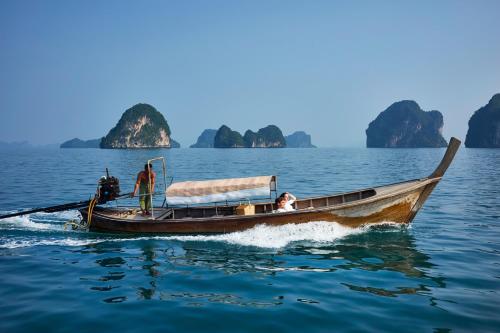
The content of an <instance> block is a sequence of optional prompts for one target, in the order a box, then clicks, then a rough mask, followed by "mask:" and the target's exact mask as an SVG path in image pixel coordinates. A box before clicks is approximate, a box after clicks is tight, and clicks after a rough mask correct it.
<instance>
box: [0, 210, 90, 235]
mask: <svg viewBox="0 0 500 333" xmlns="http://www.w3.org/2000/svg"><path fill="white" fill-rule="evenodd" d="M2 213H8V212H2ZM79 214H80V213H79V212H78V211H66V212H59V213H36V214H31V215H23V216H16V217H10V218H6V219H3V220H0V231H1V230H27V231H44V230H45V231H63V230H64V224H65V223H66V222H68V221H76V220H79V219H80V216H79Z"/></svg>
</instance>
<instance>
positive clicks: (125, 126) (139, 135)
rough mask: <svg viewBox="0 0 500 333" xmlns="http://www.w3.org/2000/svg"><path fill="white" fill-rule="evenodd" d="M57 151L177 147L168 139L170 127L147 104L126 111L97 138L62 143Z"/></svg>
mask: <svg viewBox="0 0 500 333" xmlns="http://www.w3.org/2000/svg"><path fill="white" fill-rule="evenodd" d="M59 147H60V148H105V149H116V148H118V149H128V148H180V147H181V145H180V144H179V143H178V142H177V141H175V140H174V139H172V138H171V137H170V128H169V126H168V123H167V121H166V119H165V117H163V115H162V114H161V113H160V112H158V110H156V109H155V108H154V107H153V106H151V105H149V104H136V105H134V106H133V107H131V108H130V109H127V110H126V111H125V112H124V113H123V115H122V116H121V118H120V120H119V121H118V124H116V126H115V127H113V128H112V129H111V130H110V131H109V133H108V134H107V135H106V136H105V137H103V138H101V139H93V140H86V141H85V140H80V139H79V138H74V139H71V140H68V141H65V142H63V143H62V144H61V145H60V146H59Z"/></svg>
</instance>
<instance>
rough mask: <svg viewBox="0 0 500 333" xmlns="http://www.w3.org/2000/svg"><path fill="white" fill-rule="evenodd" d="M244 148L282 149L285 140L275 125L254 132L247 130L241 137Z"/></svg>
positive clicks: (284, 145)
mask: <svg viewBox="0 0 500 333" xmlns="http://www.w3.org/2000/svg"><path fill="white" fill-rule="evenodd" d="M243 142H244V143H245V147H246V148H284V147H286V140H285V137H284V136H283V133H282V132H281V130H280V129H279V128H278V126H275V125H269V126H266V127H264V128H261V129H259V130H258V131H257V133H256V132H252V131H251V130H247V131H246V132H245V135H244V136H243Z"/></svg>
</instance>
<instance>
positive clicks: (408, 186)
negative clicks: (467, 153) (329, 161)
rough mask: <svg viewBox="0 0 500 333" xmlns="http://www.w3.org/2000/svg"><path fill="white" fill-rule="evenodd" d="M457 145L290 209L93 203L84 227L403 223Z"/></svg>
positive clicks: (154, 229) (153, 229)
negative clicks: (427, 171)
mask: <svg viewBox="0 0 500 333" xmlns="http://www.w3.org/2000/svg"><path fill="white" fill-rule="evenodd" d="M459 145H460V141H459V140H457V139H455V138H452V139H451V140H450V145H449V146H448V149H447V151H446V154H445V156H444V158H443V160H442V161H441V163H440V165H439V166H438V168H437V169H436V171H434V173H433V174H432V175H431V176H430V177H427V178H423V179H417V180H411V181H407V182H403V183H397V184H391V185H387V186H380V187H375V188H369V189H364V190H360V191H355V192H350V193H344V194H337V195H331V196H325V197H316V198H308V199H303V200H299V201H297V208H298V209H297V210H295V211H292V212H286V213H271V212H268V211H267V208H266V207H267V206H269V205H270V206H271V207H272V205H271V203H262V204H259V206H258V207H257V208H258V209H257V210H258V211H259V213H256V214H255V215H234V214H230V215H220V216H219V215H215V216H205V212H206V211H207V210H209V209H213V208H211V207H199V208H190V209H191V211H192V212H193V213H197V214H202V213H203V216H202V217H192V216H189V211H187V212H184V213H185V215H186V216H182V218H168V219H162V218H161V217H160V218H159V219H154V220H152V219H146V218H142V219H137V218H132V219H131V218H130V217H129V216H125V217H124V216H123V214H124V213H125V214H128V213H127V212H131V210H130V208H100V207H97V208H95V210H94V211H93V213H92V217H91V219H90V221H89V222H90V224H89V229H90V230H91V231H98V232H122V233H123V232H124V233H168V234H207V233H228V232H235V231H241V230H245V229H249V228H252V227H255V226H257V225H260V224H266V225H273V226H278V225H284V224H289V223H307V222H312V221H327V222H337V223H339V224H341V225H345V226H349V227H359V226H363V225H368V224H378V223H382V222H393V223H399V224H407V223H410V222H411V221H412V220H413V219H414V217H415V215H416V214H417V212H418V210H419V209H420V208H421V207H422V205H423V204H424V202H425V200H426V199H427V198H428V196H429V195H430V194H431V192H432V190H433V189H434V188H435V186H436V185H437V184H438V182H439V181H440V180H441V177H442V176H443V175H444V172H445V171H446V169H447V168H448V166H449V164H450V163H451V161H452V160H453V157H454V155H455V153H456V151H457V149H458V147H459ZM234 208H235V207H234V206H229V207H228V206H226V207H225V209H226V211H227V210H228V209H229V210H231V209H233V210H234ZM165 210H167V209H165ZM80 212H81V214H82V217H83V219H84V220H87V221H88V211H87V210H86V209H82V210H81V211H80ZM216 212H217V210H216ZM159 213H160V214H161V213H162V211H161V210H160V211H159ZM132 214H133V213H132ZM179 214H180V211H179ZM174 215H175V214H174Z"/></svg>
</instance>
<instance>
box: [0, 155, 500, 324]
mask: <svg viewBox="0 0 500 333" xmlns="http://www.w3.org/2000/svg"><path fill="white" fill-rule="evenodd" d="M443 154H444V149H362V148H360V149H253V150H252V149H234V150H219V149H174V150H98V149H66V150H63V149H33V150H21V151H14V152H13V151H10V152H6V151H3V152H0V214H1V213H7V212H10V211H13V210H16V209H20V208H31V207H38V206H45V205H53V204H60V203H65V202H70V201H79V200H84V199H88V198H89V196H90V195H91V194H93V193H94V191H95V187H96V182H97V180H98V178H99V177H100V176H102V175H103V174H104V169H105V167H108V168H109V169H110V172H111V174H113V175H115V176H117V177H119V179H120V181H121V185H122V192H130V191H131V190H132V188H133V183H134V180H135V175H136V174H137V172H138V171H139V170H140V169H141V168H142V166H143V165H144V162H145V160H146V159H148V158H151V157H155V156H164V157H165V158H166V159H167V161H168V172H169V175H171V176H173V177H174V181H181V180H187V179H213V178H224V177H241V176H254V175H266V174H276V175H278V186H279V189H280V190H281V191H285V190H286V191H290V192H292V193H294V194H295V195H297V196H299V197H303V196H310V195H317V194H327V193H335V192H340V191H345V190H354V189H358V188H363V187H370V186H374V185H382V184H387V183H392V182H396V181H402V180H406V179H411V178H419V177H423V176H426V175H428V174H430V173H431V172H432V171H433V169H434V168H435V166H437V164H438V162H439V160H440V159H441V157H442V155H443ZM499 165H500V149H499V150H487V149H484V150H483V149H465V148H463V147H462V148H461V149H460V151H459V152H458V154H457V157H456V158H455V161H454V162H453V164H452V165H451V167H450V169H449V170H448V172H447V174H446V175H445V177H444V178H443V180H442V181H441V183H440V184H439V185H438V186H437V188H436V189H435V191H434V193H433V194H432V195H431V197H430V198H429V199H428V201H427V202H426V204H425V205H424V207H423V209H422V210H421V211H420V212H419V214H418V215H417V217H416V219H415V220H414V221H413V224H412V226H411V227H409V228H399V227H393V226H379V227H373V228H370V229H367V228H360V229H347V228H344V227H341V226H339V225H337V224H335V223H326V222H321V221H318V222H314V223H310V224H307V225H296V226H295V225H286V226H282V227H259V228H255V229H252V230H248V231H245V232H240V233H233V234H226V235H217V236H183V237H169V236H156V237H144V236H123V235H109V234H99V233H87V232H82V231H72V230H64V227H63V225H64V223H65V222H67V221H70V220H73V219H75V218H77V217H78V216H77V213H76V212H74V211H70V212H63V213H54V214H44V213H40V214H33V215H31V216H29V217H19V218H11V219H7V220H2V221H0V278H1V283H0V299H1V302H0V332H6V333H7V332H45V331H47V332H49V331H50V332H104V331H113V332H201V331H203V332H250V331H262V332H265V331H269V332H285V331H288V332H292V331H293V332H295V331H303V332H336V331H340V332H342V331H352V332H357V331H382V332H390V331H392V332H402V331H410V332H449V331H458V332H461V331H462V332H463V331H470V332H495V331H497V332H498V331H500V316H499V313H500V169H499ZM157 169H158V168H157ZM135 202H136V201H135V200H130V201H128V202H127V201H124V202H123V203H125V204H126V203H128V204H133V203H135ZM160 202H161V199H160Z"/></svg>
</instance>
